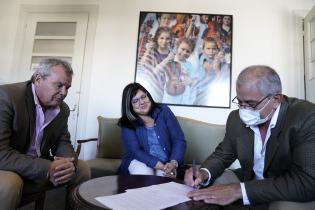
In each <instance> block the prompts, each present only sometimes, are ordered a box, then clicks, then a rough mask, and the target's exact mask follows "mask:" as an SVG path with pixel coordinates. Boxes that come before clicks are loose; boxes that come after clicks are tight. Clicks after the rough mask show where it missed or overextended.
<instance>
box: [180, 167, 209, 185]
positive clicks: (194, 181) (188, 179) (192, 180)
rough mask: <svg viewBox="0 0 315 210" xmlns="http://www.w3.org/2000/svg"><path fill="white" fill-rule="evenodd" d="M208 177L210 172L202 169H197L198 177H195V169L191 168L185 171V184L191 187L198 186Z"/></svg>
mask: <svg viewBox="0 0 315 210" xmlns="http://www.w3.org/2000/svg"><path fill="white" fill-rule="evenodd" d="M207 179H208V173H207V172H205V171H202V170H196V177H193V169H192V168H189V169H187V170H186V171H185V177H184V181H185V184H186V185H188V186H191V187H197V186H199V185H200V183H202V182H204V181H205V180H207Z"/></svg>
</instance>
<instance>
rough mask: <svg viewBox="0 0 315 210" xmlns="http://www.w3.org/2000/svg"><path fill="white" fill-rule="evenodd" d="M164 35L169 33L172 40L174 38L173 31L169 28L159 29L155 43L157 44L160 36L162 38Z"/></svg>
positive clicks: (154, 39)
mask: <svg viewBox="0 0 315 210" xmlns="http://www.w3.org/2000/svg"><path fill="white" fill-rule="evenodd" d="M162 33H169V34H170V38H172V31H171V29H170V28H169V27H159V28H158V29H157V31H156V32H155V36H154V38H153V41H154V42H155V43H156V44H157V40H158V38H159V36H161V34H162Z"/></svg>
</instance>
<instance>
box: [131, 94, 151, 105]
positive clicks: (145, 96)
mask: <svg viewBox="0 0 315 210" xmlns="http://www.w3.org/2000/svg"><path fill="white" fill-rule="evenodd" d="M148 99H149V97H148V95H147V93H145V94H143V95H141V96H140V97H138V98H133V99H131V103H132V105H135V106H138V105H139V103H140V100H142V101H147V100H148Z"/></svg>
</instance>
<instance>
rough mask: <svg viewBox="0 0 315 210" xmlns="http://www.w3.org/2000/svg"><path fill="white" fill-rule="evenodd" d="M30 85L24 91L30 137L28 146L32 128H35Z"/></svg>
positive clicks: (32, 131)
mask: <svg viewBox="0 0 315 210" xmlns="http://www.w3.org/2000/svg"><path fill="white" fill-rule="evenodd" d="M31 84H32V83H31V82H30V83H29V84H27V87H26V88H27V89H26V98H25V100H26V109H27V112H28V113H27V115H28V118H29V122H28V123H29V135H30V138H29V139H30V142H29V143H28V146H29V145H30V143H31V141H32V140H33V133H34V127H35V119H36V118H35V117H36V113H35V103H34V96H33V92H32V85H31Z"/></svg>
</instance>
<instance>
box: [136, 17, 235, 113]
mask: <svg viewBox="0 0 315 210" xmlns="http://www.w3.org/2000/svg"><path fill="white" fill-rule="evenodd" d="M232 29H233V17H232V15H225V14H195V13H169V12H140V20H139V31H138V45H137V57H136V70H135V81H136V82H138V83H140V84H142V85H143V86H144V87H145V88H146V89H147V90H148V91H149V92H150V94H151V95H152V97H153V98H154V100H155V101H156V102H158V103H163V104H169V105H179V106H200V107H221V108H229V107H230V101H231V99H230V98H231V67H232V34H233V33H232V32H233V30H232Z"/></svg>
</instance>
